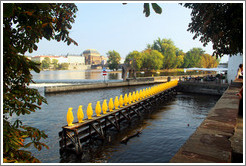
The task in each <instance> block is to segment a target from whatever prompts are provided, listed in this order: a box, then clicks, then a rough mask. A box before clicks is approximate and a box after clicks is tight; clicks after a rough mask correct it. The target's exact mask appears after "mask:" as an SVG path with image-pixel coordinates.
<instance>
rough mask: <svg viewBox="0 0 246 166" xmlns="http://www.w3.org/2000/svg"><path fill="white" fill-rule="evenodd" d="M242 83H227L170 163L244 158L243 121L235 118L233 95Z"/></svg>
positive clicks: (230, 160) (235, 101) (225, 161)
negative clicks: (225, 88)
mask: <svg viewBox="0 0 246 166" xmlns="http://www.w3.org/2000/svg"><path fill="white" fill-rule="evenodd" d="M241 87H242V81H237V82H234V83H233V84H231V85H230V86H229V88H228V89H227V90H226V91H225V93H224V94H223V95H222V97H221V98H220V99H219V101H218V102H217V103H216V105H215V106H214V107H213V108H212V109H211V110H210V112H209V114H208V116H207V118H206V119H205V120H204V121H203V122H202V123H201V125H200V126H199V127H198V128H197V130H196V131H195V132H194V133H193V134H192V135H191V136H190V138H189V139H188V140H187V141H186V143H185V144H184V145H183V146H182V147H181V148H180V149H179V151H178V152H177V153H176V154H175V155H174V157H173V158H172V159H171V160H170V162H171V163H231V162H236V163H240V162H241V163H242V162H243V158H242V157H243V133H242V130H243V121H242V118H240V117H239V118H238V106H239V98H238V96H236V93H238V92H239V90H240V88H241ZM238 126H239V127H238ZM235 131H236V132H235ZM235 156H236V157H235ZM238 156H239V157H238Z"/></svg>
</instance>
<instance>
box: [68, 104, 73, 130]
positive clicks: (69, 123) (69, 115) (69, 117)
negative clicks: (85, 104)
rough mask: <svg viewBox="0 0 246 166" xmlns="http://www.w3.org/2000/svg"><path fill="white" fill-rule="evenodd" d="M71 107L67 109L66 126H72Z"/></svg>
mask: <svg viewBox="0 0 246 166" xmlns="http://www.w3.org/2000/svg"><path fill="white" fill-rule="evenodd" d="M72 109H73V108H72V107H70V108H68V111H67V125H68V126H73V119H74V118H73V112H72Z"/></svg>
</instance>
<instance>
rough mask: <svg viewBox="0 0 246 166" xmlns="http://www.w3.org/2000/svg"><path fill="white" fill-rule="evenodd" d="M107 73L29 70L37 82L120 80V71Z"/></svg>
mask: <svg viewBox="0 0 246 166" xmlns="http://www.w3.org/2000/svg"><path fill="white" fill-rule="evenodd" d="M106 71H107V75H106V76H103V74H102V70H99V69H95V70H55V71H40V73H35V72H31V73H32V75H33V80H34V81H36V82H37V83H43V82H45V83H47V82H49V83H56V82H69V83H78V82H79V83H81V82H85V83H86V82H102V81H104V80H105V81H122V73H121V71H117V72H112V71H110V70H106ZM201 73H208V72H201V71H200V72H198V71H187V72H186V73H184V72H160V73H156V72H145V73H137V77H151V76H171V75H172V76H177V75H193V74H201Z"/></svg>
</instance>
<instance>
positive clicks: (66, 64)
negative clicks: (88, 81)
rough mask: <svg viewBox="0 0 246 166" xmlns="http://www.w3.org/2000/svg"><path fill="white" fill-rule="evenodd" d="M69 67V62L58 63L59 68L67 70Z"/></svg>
mask: <svg viewBox="0 0 246 166" xmlns="http://www.w3.org/2000/svg"><path fill="white" fill-rule="evenodd" d="M68 67H69V63H61V64H58V69H59V70H67V69H68Z"/></svg>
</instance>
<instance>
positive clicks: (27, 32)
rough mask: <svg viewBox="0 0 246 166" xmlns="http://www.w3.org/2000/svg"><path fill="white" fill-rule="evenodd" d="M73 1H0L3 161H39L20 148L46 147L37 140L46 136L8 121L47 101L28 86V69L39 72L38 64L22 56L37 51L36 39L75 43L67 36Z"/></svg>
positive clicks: (29, 79) (30, 77)
mask: <svg viewBox="0 0 246 166" xmlns="http://www.w3.org/2000/svg"><path fill="white" fill-rule="evenodd" d="M76 11H77V7H76V6H75V5H74V4H55V3H49V4H48V3H3V19H2V21H3V34H2V35H3V162H39V160H38V159H36V158H35V157H34V156H32V154H31V153H30V152H28V151H25V150H20V149H23V148H25V147H29V146H30V145H34V147H35V148H37V149H38V150H41V149H42V147H46V148H48V147H47V146H46V145H45V144H44V143H42V142H40V141H41V139H45V138H47V135H46V134H45V133H44V132H43V131H40V130H39V129H36V128H33V127H30V126H26V125H23V124H22V122H21V121H20V120H18V119H17V120H15V121H14V122H10V121H9V117H11V116H12V115H16V116H19V115H27V114H30V113H31V112H35V111H36V110H37V109H40V108H41V104H42V103H47V102H46V100H45V98H44V97H43V96H41V95H40V94H39V92H38V91H37V90H36V89H32V88H29V86H28V85H29V84H30V83H31V82H33V81H32V75H31V73H30V71H31V70H34V71H35V72H40V70H39V64H38V63H35V62H33V61H31V60H29V59H28V58H26V57H25V56H24V54H25V53H26V52H27V51H28V52H29V53H31V52H32V51H33V50H37V49H38V47H37V45H36V43H38V42H39V40H40V39H42V38H46V39H47V40H51V39H55V40H57V41H61V40H62V41H64V42H66V43H67V44H68V45H69V44H70V43H74V44H76V45H77V43H76V42H75V41H74V40H72V39H71V38H70V37H69V31H68V29H71V23H73V22H74V18H75V12H76Z"/></svg>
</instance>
